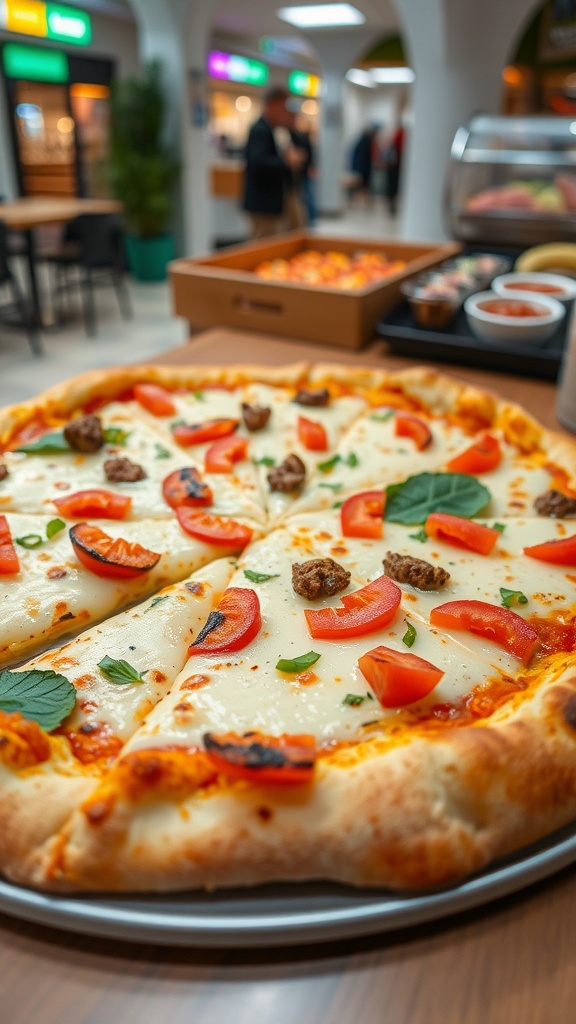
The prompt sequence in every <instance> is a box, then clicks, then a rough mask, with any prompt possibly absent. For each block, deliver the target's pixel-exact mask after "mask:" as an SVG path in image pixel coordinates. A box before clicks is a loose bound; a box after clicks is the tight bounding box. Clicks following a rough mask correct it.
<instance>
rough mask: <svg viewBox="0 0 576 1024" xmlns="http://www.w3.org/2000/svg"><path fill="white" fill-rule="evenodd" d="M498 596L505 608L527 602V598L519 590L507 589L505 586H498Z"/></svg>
mask: <svg viewBox="0 0 576 1024" xmlns="http://www.w3.org/2000/svg"><path fill="white" fill-rule="evenodd" d="M500 597H501V598H502V604H503V605H504V607H505V608H511V607H512V605H513V604H528V598H527V597H526V594H523V593H522V591H521V590H507V589H506V587H500Z"/></svg>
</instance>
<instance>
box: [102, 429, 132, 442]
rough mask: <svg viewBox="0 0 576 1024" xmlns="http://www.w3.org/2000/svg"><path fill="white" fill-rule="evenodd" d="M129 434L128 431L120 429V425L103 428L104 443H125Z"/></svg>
mask: <svg viewBox="0 0 576 1024" xmlns="http://www.w3.org/2000/svg"><path fill="white" fill-rule="evenodd" d="M129 436H130V431H129V430H122V427H106V428H105V430H104V440H105V442H106V444H118V445H125V444H126V441H127V440H128V437H129Z"/></svg>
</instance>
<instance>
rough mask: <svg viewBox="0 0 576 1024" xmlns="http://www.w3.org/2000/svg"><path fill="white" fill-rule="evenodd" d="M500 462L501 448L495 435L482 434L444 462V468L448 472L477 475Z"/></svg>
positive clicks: (494, 467) (486, 471) (493, 467)
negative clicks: (468, 446) (467, 446)
mask: <svg viewBox="0 0 576 1024" xmlns="http://www.w3.org/2000/svg"><path fill="white" fill-rule="evenodd" d="M501 462H502V449H501V448H500V443H499V441H498V439H497V438H496V437H493V436H492V434H482V435H481V437H479V438H478V439H477V440H476V441H475V442H474V444H473V445H470V448H466V450H465V451H463V452H460V454H459V455H455V456H454V458H453V459H450V461H449V462H447V463H446V469H447V470H449V472H450V473H470V474H471V475H473V476H477V475H478V474H479V473H489V472H490V471H491V470H492V469H496V467H497V466H499V465H500V463H501Z"/></svg>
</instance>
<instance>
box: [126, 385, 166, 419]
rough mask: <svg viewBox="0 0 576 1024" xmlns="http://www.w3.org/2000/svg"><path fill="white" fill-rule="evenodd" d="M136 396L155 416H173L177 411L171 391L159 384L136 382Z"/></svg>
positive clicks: (144, 407) (143, 406)
mask: <svg viewBox="0 0 576 1024" xmlns="http://www.w3.org/2000/svg"><path fill="white" fill-rule="evenodd" d="M134 398H135V399H136V401H137V402H138V403H139V404H140V405H141V406H142V408H143V409H147V410H148V412H151V413H152V415H153V416H173V415H174V413H175V412H176V406H175V404H174V402H173V401H172V399H171V397H170V392H169V391H167V390H166V388H163V387H160V385H159V384H135V385H134Z"/></svg>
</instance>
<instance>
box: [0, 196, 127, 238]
mask: <svg viewBox="0 0 576 1024" xmlns="http://www.w3.org/2000/svg"><path fill="white" fill-rule="evenodd" d="M121 212H122V203H119V202H118V201H117V200H116V199H76V198H69V199H68V198H64V199H59V198H57V197H52V196H38V197H35V196H25V197H23V198H21V199H14V200H12V201H11V202H9V203H0V220H3V221H4V223H5V224H6V226H7V227H8V228H10V229H11V230H12V231H29V230H30V229H31V228H38V227H42V226H43V225H45V224H63V223H64V222H65V221H68V220H74V218H75V217H79V216H80V214H82V213H121Z"/></svg>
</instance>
